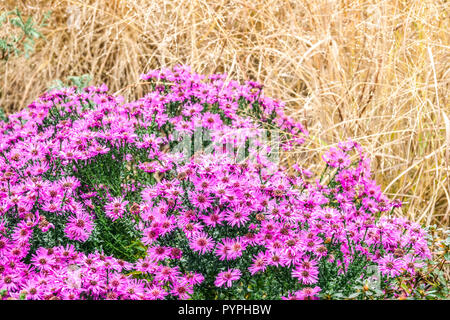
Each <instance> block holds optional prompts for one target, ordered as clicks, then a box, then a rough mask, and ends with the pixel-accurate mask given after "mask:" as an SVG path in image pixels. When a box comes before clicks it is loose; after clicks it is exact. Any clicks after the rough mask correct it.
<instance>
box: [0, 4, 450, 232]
mask: <svg viewBox="0 0 450 320" xmlns="http://www.w3.org/2000/svg"><path fill="white" fill-rule="evenodd" d="M16 9H17V10H18V11H14V10H16ZM12 11H14V12H13V13H11V12H12ZM0 15H1V16H0V22H1V25H0V40H1V42H0V58H1V59H0V75H1V77H0V106H1V107H2V108H3V110H4V111H5V113H6V114H10V113H13V112H15V111H17V110H20V109H21V108H24V107H26V106H27V105H28V104H29V103H30V102H31V101H33V100H34V99H36V98H37V97H38V96H39V95H40V94H42V93H43V92H44V91H46V90H48V89H49V88H51V87H53V86H57V85H73V84H77V85H81V84H87V83H89V84H91V85H100V84H102V83H105V84H107V85H108V87H109V88H110V90H111V92H113V93H117V94H120V95H123V96H125V98H126V99H128V100H133V99H136V98H138V97H141V96H142V95H143V93H144V92H143V89H144V88H143V87H142V86H141V85H140V84H139V75H140V74H141V73H144V72H146V71H148V70H150V69H158V68H162V67H171V66H173V65H175V64H179V63H182V64H188V65H190V66H191V67H192V68H193V70H194V71H196V72H199V73H203V74H210V73H222V72H226V73H227V74H228V75H229V77H230V78H233V79H237V80H241V81H243V80H254V81H259V82H261V83H263V84H264V92H265V95H267V96H271V97H274V98H277V99H280V100H282V101H285V102H286V105H287V109H288V113H289V114H291V115H292V116H293V117H294V118H296V119H297V120H299V121H301V122H302V123H303V124H304V125H305V126H306V127H307V129H308V130H309V132H310V138H309V139H308V140H307V142H306V143H305V144H304V145H303V146H302V147H301V148H297V149H295V150H292V151H290V152H289V153H288V154H287V155H286V156H287V160H286V161H287V164H288V165H292V164H293V163H298V164H300V165H302V166H304V167H307V168H310V169H312V170H314V171H315V172H318V171H319V170H320V167H319V164H320V166H321V165H322V163H321V161H319V159H320V157H321V155H322V154H323V152H324V151H325V150H326V149H327V148H329V147H330V146H332V145H334V144H336V143H337V142H338V141H340V140H347V139H354V140H356V141H358V142H359V143H360V144H361V145H362V146H363V147H364V149H365V150H366V151H367V152H368V153H369V154H370V155H371V158H372V159H373V162H372V167H373V170H374V173H375V179H376V180H377V182H378V183H379V184H380V185H381V186H382V190H383V191H385V193H386V194H387V195H388V196H389V197H391V198H392V199H399V200H401V201H403V203H404V206H403V208H402V209H401V210H399V211H398V212H397V214H403V215H406V216H408V217H409V218H411V219H413V220H415V221H417V222H420V223H422V224H425V225H432V224H436V225H438V226H440V227H448V225H449V219H450V206H449V203H450V179H449V174H450V171H449V170H450V121H449V119H448V118H449V117H450V104H449V99H448V90H449V82H450V59H449V53H450V51H449V36H450V34H449V30H450V29H449V22H450V19H449V4H448V2H447V1H445V0H404V1H402V0H373V1H370V0H304V1H302V0H295V1H289V0H266V1H261V0H253V1H245V0H242V1H239V0H233V1H231V0H229V1H225V0H214V1H213V0H211V1H207V0H203V1H198V0H190V1H181V0H152V1H147V0H128V1H127V0H123V1H114V0H91V1H76V0H64V1H63V0H61V1H50V0H49V1H45V0H41V1H37V0H36V1H35V0H26V1H13V0H12V1H9V0H0Z"/></svg>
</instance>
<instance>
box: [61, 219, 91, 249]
mask: <svg viewBox="0 0 450 320" xmlns="http://www.w3.org/2000/svg"><path fill="white" fill-rule="evenodd" d="M93 229H94V223H93V221H92V218H91V216H90V215H89V214H87V213H84V212H77V213H76V214H75V215H74V216H70V217H69V219H67V224H66V228H65V229H64V232H65V234H66V236H67V237H68V238H69V239H72V240H77V241H81V242H84V241H86V240H87V239H88V238H89V236H90V235H91V232H92V230H93Z"/></svg>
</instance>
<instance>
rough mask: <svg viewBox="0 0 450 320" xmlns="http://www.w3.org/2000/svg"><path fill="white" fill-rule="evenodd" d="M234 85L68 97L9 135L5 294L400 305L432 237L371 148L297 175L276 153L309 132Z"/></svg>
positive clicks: (2, 236)
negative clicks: (374, 162) (405, 282)
mask: <svg viewBox="0 0 450 320" xmlns="http://www.w3.org/2000/svg"><path fill="white" fill-rule="evenodd" d="M226 78H227V77H226V75H221V74H214V75H211V76H209V77H205V76H203V75H199V74H196V73H193V72H192V71H191V70H190V69H189V68H188V67H186V66H175V67H174V68H173V69H162V70H154V71H151V72H149V73H147V74H144V75H142V79H143V80H144V81H145V82H146V83H147V85H148V87H149V91H148V93H147V94H146V95H145V96H144V97H142V98H141V99H138V100H136V101H133V102H125V101H124V99H123V98H122V97H120V96H115V95H112V94H109V93H108V89H107V87H106V86H105V85H102V86H100V87H87V88H84V89H79V88H75V87H73V88H63V89H59V90H52V91H50V92H47V93H45V94H43V95H42V96H41V97H39V98H38V99H37V100H36V101H34V102H33V103H31V104H30V105H29V106H28V107H27V108H25V109H23V110H22V111H20V112H18V113H16V114H12V115H10V116H9V117H8V119H7V121H3V122H1V123H0V155H1V157H0V294H1V297H2V298H3V299H127V300H128V299H320V298H347V297H353V298H358V299H363V298H379V299H387V298H393V297H396V296H397V295H398V288H397V287H396V282H395V281H394V280H395V279H396V278H398V277H400V276H405V275H414V274H415V273H416V272H417V271H418V270H420V268H421V267H422V265H423V262H424V261H427V260H428V259H430V258H431V255H430V251H429V248H428V245H427V233H426V232H425V230H424V229H423V228H421V226H420V225H418V224H416V223H413V222H411V221H408V220H407V219H405V218H398V217H394V216H393V215H392V211H393V209H394V208H395V207H398V206H400V204H399V203H398V202H394V201H390V200H389V199H388V198H387V197H386V196H385V195H384V194H383V193H382V192H381V189H380V187H379V186H378V185H377V184H376V182H375V181H374V180H373V179H372V178H371V172H370V160H369V158H368V157H367V156H366V155H365V154H364V152H363V150H362V148H361V147H360V146H359V145H358V144H357V143H354V142H351V141H347V142H341V143H339V144H338V145H337V146H336V147H334V148H330V149H329V150H328V151H327V152H326V153H325V154H324V155H323V160H324V161H325V163H326V169H325V171H324V172H323V173H322V175H321V178H320V179H315V177H314V176H313V174H312V173H311V172H309V171H308V170H305V169H303V168H301V167H299V166H297V165H296V166H294V167H293V168H292V169H293V171H295V174H292V172H290V173H288V171H287V170H286V168H283V166H281V165H280V164H278V163H277V161H276V159H277V158H276V157H277V152H278V150H279V149H281V150H289V149H290V148H293V147H295V145H299V144H302V143H303V142H304V140H305V138H306V137H307V135H308V133H307V131H306V130H305V129H304V128H303V126H302V125H301V124H300V123H297V122H295V121H294V120H293V119H291V118H290V117H288V116H286V115H285V114H284V112H283V107H284V106H283V103H282V102H280V101H277V100H274V99H270V98H268V97H265V96H264V95H263V94H262V86H261V85H259V84H258V83H255V82H251V81H247V82H245V84H243V85H241V84H240V83H238V82H237V81H226ZM325 181H326V182H325ZM358 288H363V290H360V289H358Z"/></svg>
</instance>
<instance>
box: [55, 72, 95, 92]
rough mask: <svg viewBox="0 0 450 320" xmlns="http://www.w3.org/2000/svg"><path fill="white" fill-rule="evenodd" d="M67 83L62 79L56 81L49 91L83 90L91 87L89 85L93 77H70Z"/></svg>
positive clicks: (84, 75)
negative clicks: (72, 88)
mask: <svg viewBox="0 0 450 320" xmlns="http://www.w3.org/2000/svg"><path fill="white" fill-rule="evenodd" d="M67 80H68V81H67V82H66V83H64V82H63V81H62V80H60V79H56V80H55V81H53V84H52V85H51V86H50V87H49V88H48V89H49V90H52V89H58V90H59V89H62V88H68V87H76V88H77V89H78V90H81V89H83V88H86V87H87V86H89V83H90V82H91V80H92V76H91V75H89V74H83V75H81V76H69V77H67Z"/></svg>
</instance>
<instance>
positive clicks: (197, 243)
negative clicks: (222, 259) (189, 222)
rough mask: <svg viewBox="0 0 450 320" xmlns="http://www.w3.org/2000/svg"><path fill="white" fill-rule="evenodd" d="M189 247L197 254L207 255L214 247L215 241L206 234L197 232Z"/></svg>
mask: <svg viewBox="0 0 450 320" xmlns="http://www.w3.org/2000/svg"><path fill="white" fill-rule="evenodd" d="M189 246H190V247H191V249H192V250H193V251H195V252H199V253H200V254H205V253H206V252H210V251H211V250H212V248H213V247H214V241H213V239H212V238H211V237H210V236H209V235H208V234H206V233H205V232H195V233H194V234H193V235H192V238H191V239H190V241H189Z"/></svg>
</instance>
